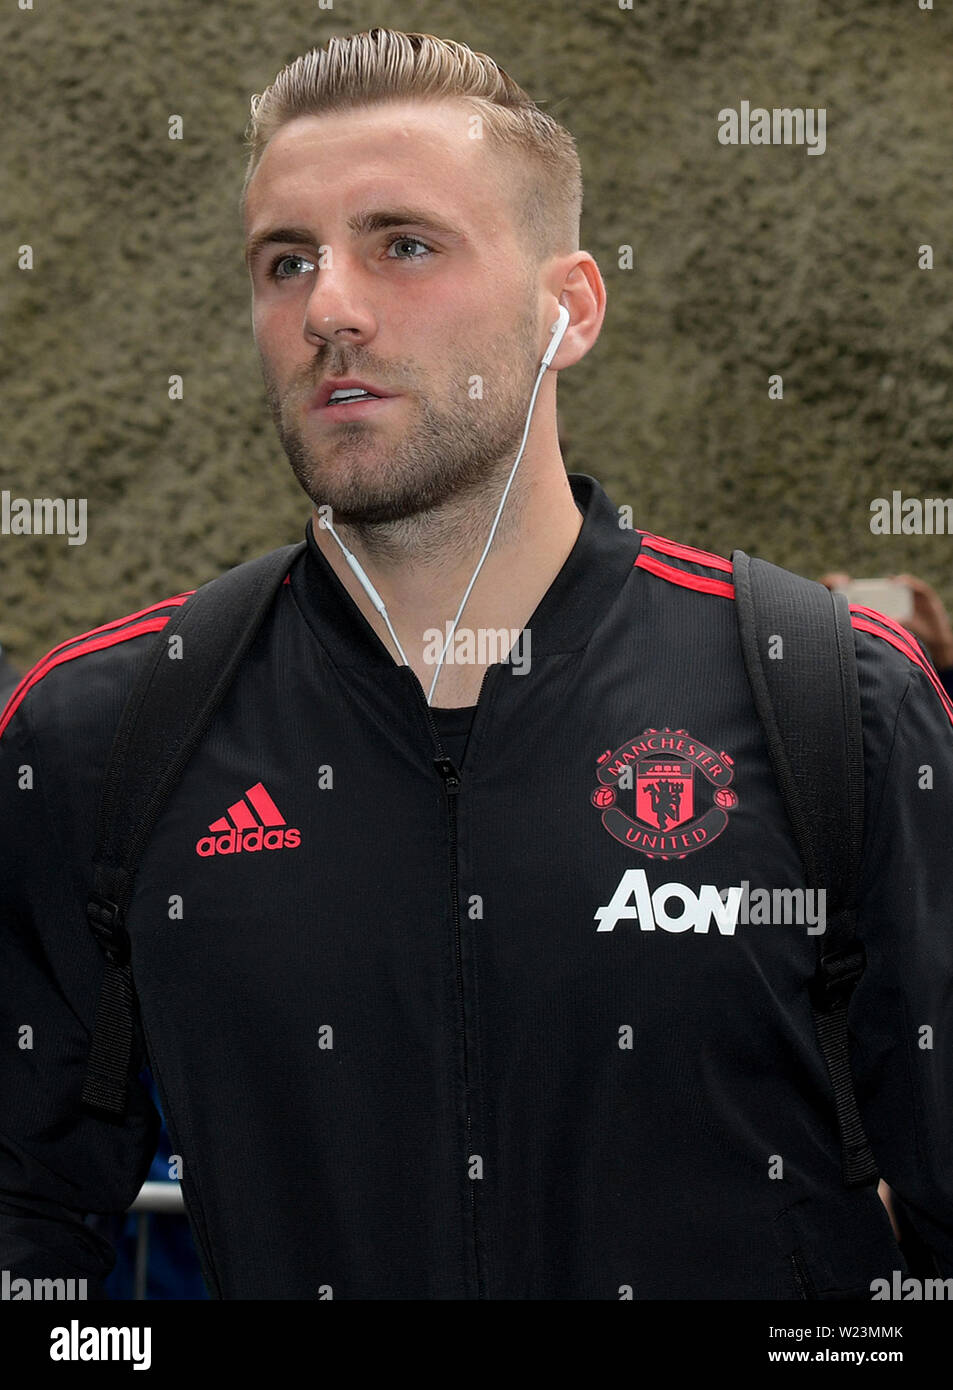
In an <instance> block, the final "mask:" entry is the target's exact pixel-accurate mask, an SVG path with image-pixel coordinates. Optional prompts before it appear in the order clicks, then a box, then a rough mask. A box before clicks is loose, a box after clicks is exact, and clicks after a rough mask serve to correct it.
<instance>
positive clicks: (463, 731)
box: [430, 705, 476, 772]
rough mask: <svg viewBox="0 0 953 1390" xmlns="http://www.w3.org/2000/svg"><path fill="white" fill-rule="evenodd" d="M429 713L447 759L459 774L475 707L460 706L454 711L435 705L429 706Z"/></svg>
mask: <svg viewBox="0 0 953 1390" xmlns="http://www.w3.org/2000/svg"><path fill="white" fill-rule="evenodd" d="M430 713H431V714H432V715H433V721H434V723H435V724H436V726H437V733H438V734H439V735H440V742H441V743H442V744H443V746H444V748H445V749H446V751H447V757H448V758H449V759H450V761H451V762H452V763H453V765H454V767H455V768H456V769H457V771H458V772H459V771H460V769H461V768H462V767H463V759H464V756H465V755H466V751H467V740H468V739H469V737H470V726H471V725H472V724H473V716H474V714H475V713H476V705H461V706H460V707H459V708H456V709H440V708H439V706H437V705H431V707H430Z"/></svg>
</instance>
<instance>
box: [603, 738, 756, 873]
mask: <svg viewBox="0 0 953 1390" xmlns="http://www.w3.org/2000/svg"><path fill="white" fill-rule="evenodd" d="M596 767H597V769H598V770H597V772H596V776H597V778H598V782H599V785H598V786H597V787H596V789H595V791H594V792H593V793H592V804H593V805H594V806H595V807H597V808H598V809H599V810H600V811H601V812H602V824H603V825H604V826H605V828H606V830H608V832H609V834H610V835H611V836H612V837H613V838H614V839H616V840H618V841H619V843H620V844H623V845H626V846H627V847H628V848H630V849H637V850H639V852H640V853H641V854H645V855H647V856H648V857H649V858H650V859H684V858H685V856H686V855H687V854H691V853H692V852H693V851H694V850H696V849H702V848H703V847H704V846H705V845H710V844H711V842H712V840H716V839H717V838H718V836H719V835H720V834H721V832H722V831H723V830H724V828H725V826H726V825H727V824H728V813H729V812H730V811H733V810H734V808H735V807H736V806H737V805H738V795H737V793H736V792H735V790H734V788H733V787H732V786H731V785H730V784H731V782H732V780H733V778H734V764H733V762H732V759H731V758H730V757H729V755H728V754H727V753H725V752H721V753H716V752H714V750H713V749H711V748H709V747H708V745H707V744H704V743H700V742H699V740H698V739H697V738H692V736H691V734H689V732H688V730H687V729H646V730H645V731H644V733H641V734H639V736H638V737H637V738H633V739H629V741H628V742H627V743H623V744H622V746H621V747H620V748H617V749H616V751H615V752H614V753H613V752H611V751H610V750H609V749H607V750H606V751H605V752H604V753H603V754H602V755H601V756H600V757H599V758H598V759H597V760H596ZM706 784H707V785H706ZM625 806H628V808H629V810H631V811H634V815H630V814H627V812H626V810H625V809H623V808H624V807H625Z"/></svg>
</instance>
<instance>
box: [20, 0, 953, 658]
mask: <svg viewBox="0 0 953 1390" xmlns="http://www.w3.org/2000/svg"><path fill="white" fill-rule="evenodd" d="M373 24H390V25H393V26H395V27H398V28H404V29H408V30H411V29H423V30H425V31H428V32H431V33H435V34H438V35H442V36H445V37H450V38H456V39H459V40H462V41H463V42H466V43H468V44H470V46H471V47H473V48H478V49H483V50H484V51H487V52H489V53H491V54H492V55H493V56H494V57H495V58H496V59H497V61H499V62H500V63H501V64H502V65H503V66H504V67H505V68H506V69H507V70H508V71H509V72H510V73H511V75H512V76H513V77H515V78H516V80H517V81H519V82H521V83H522V84H523V85H524V86H525V87H526V88H527V89H528V90H529V91H530V92H531V93H532V94H533V95H534V97H535V98H536V99H537V100H539V101H541V102H545V104H546V109H547V110H549V111H551V112H552V113H553V114H554V115H555V116H556V117H557V118H558V119H560V120H562V121H563V122H564V123H565V124H567V125H568V126H569V128H570V129H571V130H572V131H573V133H574V134H575V136H576V138H577V140H578V143H579V147H580V153H581V157H582V162H583V168H584V173H585V179H586V204H585V210H584V219H583V242H582V244H583V245H584V246H585V247H586V248H587V249H588V250H590V251H591V252H592V253H593V255H594V256H595V257H596V259H597V260H598V262H599V264H600V267H601V269H602V272H603V275H604V277H605V280H606V284H607V288H608V292H609V308H608V314H607V319H606V324H605V327H604V330H603V334H602V336H601V338H600V340H599V342H598V343H597V344H596V346H595V348H594V350H593V351H592V352H591V353H590V354H589V356H588V357H587V358H586V359H585V360H584V361H583V362H582V363H580V364H579V366H578V367H576V368H574V369H573V370H572V371H571V372H568V373H565V374H564V375H563V376H562V377H561V380H560V389H559V397H560V429H561V434H562V437H563V440H564V443H565V457H566V462H567V466H568V467H569V468H570V469H571V470H573V471H582V472H589V473H592V474H594V475H595V476H596V477H597V478H598V479H600V481H601V482H603V484H604V485H605V486H606V487H607V489H608V490H609V492H610V495H611V496H612V497H613V498H614V500H615V501H616V502H617V503H619V504H623V503H628V504H630V505H632V506H633V508H634V512H635V524H636V525H639V526H642V527H646V528H649V529H652V530H656V531H660V532H662V533H663V534H666V535H670V536H673V537H675V538H677V539H680V540H684V541H688V542H692V543H695V544H700V545H703V546H706V547H708V548H712V549H715V550H718V551H720V552H722V553H725V552H729V551H730V550H731V549H732V548H733V547H734V546H738V545H740V546H743V547H744V548H745V549H747V550H750V551H754V552H756V553H758V554H761V555H763V556H765V557H766V558H769V559H773V560H775V561H777V562H779V563H782V564H786V565H788V566H789V567H791V568H793V569H797V570H800V571H802V572H804V573H807V574H813V575H816V574H818V573H820V572H821V571H822V570H825V569H828V568H844V567H846V568H849V569H851V570H852V571H853V572H855V573H856V574H859V575H880V574H884V573H887V572H889V571H892V570H900V569H910V570H913V571H914V572H916V573H919V574H921V575H922V576H923V577H925V578H926V579H928V580H929V581H930V582H932V583H933V584H935V585H936V586H937V587H938V588H939V589H940V591H941V593H942V594H943V596H944V597H945V599H946V600H947V602H948V603H950V602H951V601H953V573H951V554H953V537H950V536H915V535H909V536H896V537H893V536H891V537H882V536H874V535H872V534H871V531H870V526H869V504H870V500H871V499H872V498H873V497H876V496H883V495H886V496H889V495H890V494H891V492H892V491H893V490H895V489H899V490H901V492H902V493H903V495H904V496H907V495H914V496H921V497H925V496H937V495H940V496H953V463H951V446H953V425H951V378H953V297H951V276H950V269H949V267H950V261H951V255H953V246H951V241H950V235H951V230H953V178H951V163H953V150H951V145H950V111H951V109H953V61H951V52H953V14H951V8H950V6H949V5H946V4H942V3H938V6H937V9H936V10H935V11H922V10H921V9H920V8H919V7H918V0H863V3H861V2H860V0H857V3H853V4H845V3H838V2H837V0H832V2H831V3H825V4H822V3H805V2H804V0H801V3H796V2H794V0H792V2H791V3H786V4H784V5H771V6H768V5H765V4H764V3H763V0H735V2H734V3H731V2H730V0H729V2H727V3H717V0H716V2H715V3H711V4H708V3H679V0H650V2H649V3H639V0H633V8H632V9H631V10H624V9H620V8H619V5H618V3H617V0H602V2H601V3H596V0H584V2H583V3H579V4H574V5H573V4H566V3H552V4H546V3H541V2H540V0H524V3H523V4H520V5H516V4H513V3H506V4H503V3H499V0H492V2H490V0H481V3H480V4H479V5H478V6H477V5H473V4H462V3H435V4H429V5H423V4H405V3H391V4H386V3H384V4H375V5H364V4H345V3H344V2H343V0H335V5H334V8H333V9H332V10H322V9H320V8H319V7H318V5H317V4H316V3H315V2H314V0H307V3H304V0H282V3H281V4H278V3H276V0H227V3H226V0H203V3H201V4H199V3H185V0H165V2H164V3H163V2H162V0H122V3H113V4H102V5H88V4H87V5H82V6H79V5H76V4H75V0H34V9H33V10H32V11H20V10H18V9H17V7H16V5H15V4H8V5H5V6H4V7H3V14H2V17H0V54H2V57H0V65H2V77H3V88H4V91H5V94H6V99H5V102H4V113H3V114H4V120H3V135H2V140H3V144H4V147H5V158H4V161H3V167H2V172H0V247H2V248H4V249H3V258H2V259H3V267H2V270H0V300H2V324H3V328H2V348H0V354H2V355H0V373H2V392H3V394H2V422H0V424H2V428H0V437H2V444H0V450H2V453H0V488H4V489H8V490H9V491H10V492H11V493H12V494H14V495H27V496H31V497H32V496H41V495H48V496H62V497H69V496H75V497H80V496H82V497H85V498H87V499H88V527H89V531H88V539H87V542H86V544H85V545H83V546H69V545H68V544H67V543H66V541H65V538H63V537H57V536H41V537H37V538H33V539H26V538H20V537H12V536H0V597H2V605H0V641H2V642H3V644H4V645H5V646H6V648H7V650H8V652H9V654H10V655H11V657H12V658H13V659H14V661H15V662H16V663H17V665H18V666H19V667H20V668H21V669H23V668H24V667H25V666H26V665H28V664H29V663H30V662H32V661H33V660H35V659H36V658H37V657H38V656H40V655H41V654H42V653H43V651H45V650H46V649H47V648H48V647H49V646H51V645H52V644H53V643H55V642H58V641H62V640H64V639H65V638H67V637H69V636H71V635H73V634H75V633H78V632H81V631H84V630H86V629H88V628H89V627H91V626H94V625H96V624H99V623H102V622H105V621H108V620H109V619H111V618H114V617H118V616H120V615H122V614H124V613H127V612H130V611H132V610H135V609H137V608H140V607H143V606H144V605H146V604H148V603H151V602H154V601H156V600H158V599H160V598H163V597H165V596H167V595H169V594H173V593H177V592H180V591H181V590H183V589H187V588H192V587H194V586H195V585H197V584H199V583H201V582H202V581H204V580H205V579H207V578H209V577H210V576H212V575H213V574H216V573H218V572H220V571H221V570H222V569H224V568H226V567H228V566H229V565H232V564H235V563H237V562H239V561H240V560H243V559H246V558H249V557H251V556H253V555H255V554H259V553H261V552H263V551H265V550H268V549H271V548H273V547H274V546H276V545H280V544H284V543H285V542H287V541H291V540H297V539H299V538H300V536H301V534H302V532H303V527H304V523H305V520H306V518H307V514H308V510H309V504H308V503H307V500H306V499H305V497H304V495H303V494H302V493H301V492H300V491H299V489H298V487H297V485H296V484H295V482H294V480H293V478H292V476H291V472H290V469H289V468H288V466H287V464H286V462H285V459H284V455H283V454H282V452H281V449H280V446H279V444H278V441H277V438H276V436H275V434H274V432H273V429H272V426H271V423H270V419H269V417H268V413H267V409H266V407H265V404H264V397H263V391H262V387H261V380H260V376H259V371H258V362H257V357H256V354H255V350H254V344H253V340H252V335H251V323H250V313H249V286H248V281H247V277H246V274H245V271H244V268H243V265H242V259H241V224H240V220H239V216H238V209H237V200H238V195H239V190H240V185H241V179H242V173H243V166H244V155H243V147H242V133H243V130H244V126H245V122H246V119H247V114H248V100H249V96H250V94H251V93H253V92H257V91H261V90H262V89H263V87H264V86H266V85H267V83H268V82H269V81H270V80H271V78H272V77H273V75H274V73H275V72H276V71H277V70H278V68H279V67H280V66H282V64H284V63H285V62H286V61H288V60H289V59H291V58H292V57H294V56H295V55H296V54H297V53H299V52H302V51H304V50H305V49H306V48H308V47H311V46H312V45H313V44H316V43H321V42H323V41H324V40H325V39H326V38H327V37H329V36H330V35H331V34H332V33H337V32H350V31H353V30H356V29H362V28H367V27H370V26H371V25H373ZM742 101H748V102H750V103H751V105H752V106H764V107H767V108H773V107H775V106H778V107H797V106H800V107H804V108H812V109H816V108H819V107H823V108H825V110H826V113H827V118H826V119H827V125H826V150H825V152H824V153H823V154H822V155H816V156H811V155H809V154H808V153H807V149H806V147H804V146H801V147H798V146H793V145H792V146H774V145H768V146H754V145H750V146H747V147H744V146H727V145H722V144H720V143H719V142H718V139H717V131H718V120H717V115H718V112H719V111H720V110H722V109H723V108H725V107H733V108H736V109H738V108H740V105H741V102H742ZM172 114H178V115H180V116H181V117H182V118H183V122H184V137H185V138H184V139H183V140H181V141H171V140H169V138H168V133H167V132H168V120H169V117H170V115H172ZM24 244H29V245H30V246H32V248H33V253H34V256H35V265H34V268H33V269H32V270H29V271H27V270H22V269H20V268H19V267H18V264H17V248H19V247H20V246H22V245H24ZM923 244H929V245H931V246H932V247H933V253H934V257H935V268H934V269H933V270H921V269H919V268H918V264H917V261H918V247H920V246H921V245H923ZM624 245H631V247H632V248H633V253H634V265H633V267H632V268H631V269H621V268H619V248H620V246H624ZM174 373H175V374H180V375H181V376H182V377H183V379H184V384H185V391H184V399H182V400H175V401H173V400H169V398H168V379H169V377H170V375H172V374H174ZM773 373H780V374H781V376H782V378H783V390H784V396H783V400H770V399H769V396H768V379H769V376H771V375H772V374H773Z"/></svg>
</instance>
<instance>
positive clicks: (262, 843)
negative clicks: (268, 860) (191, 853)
mask: <svg viewBox="0 0 953 1390" xmlns="http://www.w3.org/2000/svg"><path fill="white" fill-rule="evenodd" d="M300 844H301V831H300V830H294V829H288V830H266V829H265V828H264V827H263V826H261V825H258V826H256V827H255V829H254V830H246V831H245V832H244V834H243V833H242V832H241V831H239V830H235V829H232V830H226V831H225V833H224V835H203V836H202V838H201V839H200V840H199V841H198V843H197V844H196V846H195V852H196V853H197V854H200V855H202V857H203V858H204V859H207V858H209V857H210V856H211V855H213V854H241V852H242V851H243V850H244V851H245V853H246V854H249V853H252V852H254V851H255V850H261V849H297V848H298V846H299V845H300Z"/></svg>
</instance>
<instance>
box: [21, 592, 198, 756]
mask: <svg viewBox="0 0 953 1390" xmlns="http://www.w3.org/2000/svg"><path fill="white" fill-rule="evenodd" d="M192 592H194V591H193V590H189V593H192ZM188 597H189V594H188V593H186V594H177V595H176V596H175V598H167V599H166V600H165V601H164V602H163V603H154V604H152V605H151V606H150V607H149V608H142V609H140V610H139V612H138V613H130V614H129V615H128V617H125V618H116V619H115V620H114V621H113V622H111V623H104V624H103V626H102V627H94V628H92V629H91V630H90V631H89V632H87V633H84V634H83V635H82V636H81V637H71V638H70V639H69V640H68V641H66V642H60V643H59V645H58V646H56V647H53V648H52V649H51V650H50V651H48V652H47V653H46V656H42V657H40V660H39V661H38V662H37V663H36V665H35V666H31V667H30V669H29V671H27V673H26V675H25V676H24V677H23V678H22V680H21V681H20V683H19V685H17V686H16V688H15V689H14V691H13V693H12V694H11V696H10V698H9V700H8V701H7V703H6V706H5V707H4V709H3V712H2V714H0V737H2V735H3V731H4V730H5V729H6V727H7V725H8V724H9V722H10V720H11V719H12V718H13V716H14V714H15V713H16V711H17V709H18V708H19V706H20V704H21V703H22V701H23V697H24V696H25V695H26V693H27V691H29V690H32V688H33V686H34V685H36V684H37V682H38V681H41V680H42V679H43V677H44V676H45V675H47V674H48V673H49V672H50V671H52V670H53V669H54V668H55V667H57V666H61V665H62V664H63V662H64V661H72V660H73V659H74V658H75V657H78V656H86V655H87V654H88V653H89V652H98V651H102V650H103V648H104V647H114V646H116V645H117V644H118V643H119V642H125V641H127V640H128V639H129V638H130V637H141V636H142V635H143V633H146V632H158V631H159V630H160V629H161V628H163V627H165V625H166V623H167V622H168V621H169V618H170V617H171V616H172V615H171V614H170V613H166V614H164V615H162V616H156V617H152V618H150V617H147V616H146V615H147V614H149V613H155V612H156V610H157V609H160V608H167V607H169V605H170V604H172V605H175V606H179V605H180V604H182V603H184V602H185V600H186V599H187V598H188ZM136 619H139V620H140V621H135V620H136ZM123 623H128V624H130V626H128V627H123V626H122V624H123Z"/></svg>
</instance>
